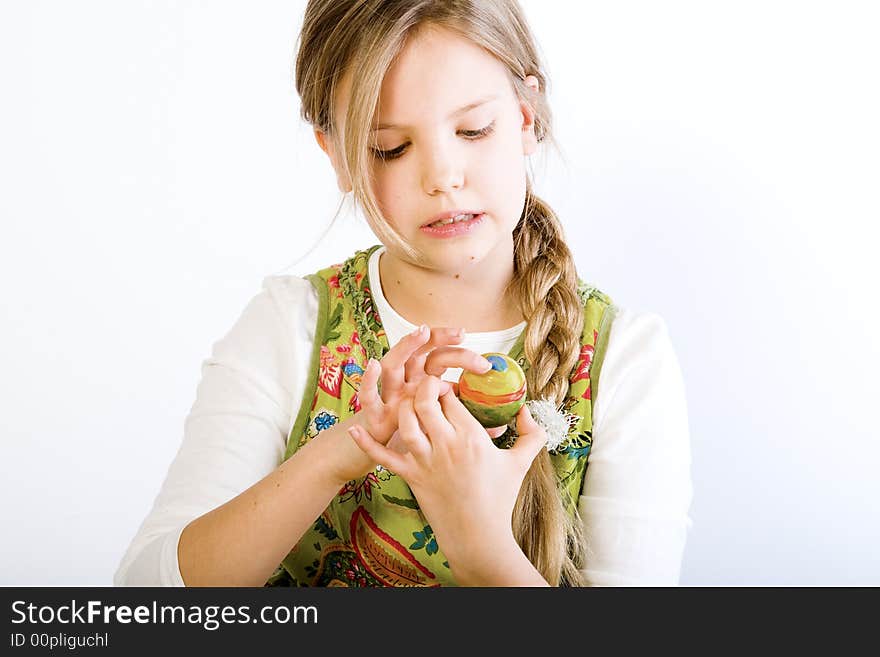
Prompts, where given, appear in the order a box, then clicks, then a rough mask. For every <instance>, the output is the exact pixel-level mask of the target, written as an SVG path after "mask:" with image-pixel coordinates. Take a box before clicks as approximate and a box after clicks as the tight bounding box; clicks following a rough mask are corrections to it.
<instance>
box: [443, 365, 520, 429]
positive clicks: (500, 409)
mask: <svg viewBox="0 0 880 657" xmlns="http://www.w3.org/2000/svg"><path fill="white" fill-rule="evenodd" d="M483 358H485V359H486V360H488V361H489V362H490V363H492V369H491V370H489V371H488V372H486V373H485V374H474V373H473V372H468V371H464V372H462V373H461V378H460V379H459V381H458V398H459V399H460V400H461V403H462V404H463V405H464V407H465V408H466V409H468V411H470V414H471V415H473V416H474V417H475V418H476V419H477V421H478V422H479V423H480V424H482V425H483V426H484V427H487V428H488V427H500V426H503V425H505V424H507V423H508V422H510V421H511V420H512V419H513V418H514V416H516V414H517V413H518V412H519V409H520V408H521V407H522V405H523V404H524V403H525V401H526V375H525V373H524V372H523V371H522V368H521V367H520V366H519V364H518V363H517V362H516V361H515V360H513V359H512V358H511V357H510V356H508V355H506V354H498V353H494V352H492V353H488V354H483Z"/></svg>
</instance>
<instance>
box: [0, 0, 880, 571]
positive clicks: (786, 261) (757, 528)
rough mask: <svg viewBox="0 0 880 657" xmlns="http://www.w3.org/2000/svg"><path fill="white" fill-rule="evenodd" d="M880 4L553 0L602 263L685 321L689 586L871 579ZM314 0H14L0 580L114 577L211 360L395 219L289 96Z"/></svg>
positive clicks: (0, 350)
mask: <svg viewBox="0 0 880 657" xmlns="http://www.w3.org/2000/svg"><path fill="white" fill-rule="evenodd" d="M872 5H873V3H870V2H846V1H840V2H830V1H829V2H812V3H811V2H781V1H773V0H766V1H763V2H712V3H706V2H682V1H678V0H673V1H670V2H663V3H652V2H627V1H621V2H613V3H608V2H593V1H589V2H577V3H575V2H567V1H566V2H562V1H554V2H537V1H536V0H528V1H524V2H523V6H524V8H525V10H526V12H527V14H528V15H529V17H530V19H531V21H532V24H533V27H534V29H535V32H536V34H537V38H538V40H539V42H540V44H541V46H542V50H543V52H544V55H545V58H546V63H547V65H548V69H549V73H550V78H551V87H550V100H551V104H552V108H553V111H554V113H555V119H556V136H557V139H558V141H559V142H560V144H561V146H562V149H563V155H564V160H563V158H562V157H560V156H558V155H555V154H551V155H550V156H548V157H547V158H546V160H545V164H542V161H541V160H536V162H535V163H534V164H535V173H536V175H537V177H538V178H537V181H536V183H537V188H538V191H539V193H540V194H541V195H542V196H543V197H544V198H546V199H547V200H548V201H549V202H550V204H551V205H552V206H553V207H554V208H555V209H556V210H557V212H558V213H559V214H560V216H561V217H562V219H563V222H564V224H565V226H566V231H567V235H568V238H569V241H570V243H571V245H572V249H573V250H574V252H575V254H576V256H577V258H578V263H579V268H580V271H581V275H582V277H584V278H585V279H587V280H589V281H591V282H593V283H595V284H596V285H598V286H599V287H601V288H602V289H603V290H605V291H607V292H609V293H610V294H611V295H612V296H613V297H614V298H615V300H616V301H617V302H618V303H619V304H620V305H623V306H627V307H632V308H637V309H641V310H651V311H654V312H657V313H659V314H661V315H662V316H663V317H664V318H665V319H666V321H667V324H668V327H669V330H670V334H671V336H672V339H673V342H674V344H675V346H676V349H677V352H678V354H679V359H680V362H681V366H682V370H683V373H684V377H685V383H686V386H687V391H688V400H689V413H690V422H691V441H692V448H693V478H694V485H695V495H694V502H693V505H692V507H691V517H692V519H693V522H694V524H693V527H692V528H691V530H690V533H689V538H688V544H687V549H686V552H685V558H684V565H683V570H682V578H681V583H682V584H684V585H696V586H702V585H733V586H740V585H869V584H870V585H878V584H880V560H878V559H877V557H876V545H877V544H878V543H880V517H878V510H877V499H878V498H880V484H878V478H877V470H878V461H880V459H878V456H880V447H878V440H877V438H878V432H877V429H876V424H875V422H876V420H875V413H874V410H875V406H874V404H876V400H877V398H878V392H880V390H878V384H877V372H878V370H880V353H878V352H880V348H878V343H877V340H876V337H875V335H874V330H875V327H876V326H877V325H878V320H880V313H878V310H877V304H876V298H877V295H876V292H875V286H876V283H877V281H878V280H880V268H878V265H877V260H876V253H875V252H876V250H877V245H878V240H877V229H876V226H877V223H878V220H880V202H878V196H877V184H878V180H880V158H878V155H877V154H878V152H880V131H878V121H877V117H878V116H880V98H878V85H877V79H876V63H877V62H878V61H880V46H878V43H880V42H878V40H877V39H876V26H877V21H876V17H875V16H874V15H872V14H871V10H872ZM304 6H305V3H304V2H301V1H299V2H289V1H285V2H282V1H268V0H263V1H259V2H249V3H246V4H245V3H241V2H229V1H226V2H219V1H212V2H207V1H204V2H198V1H194V0H193V1H188V2H184V1H181V2H171V1H153V2H146V1H144V2H136V1H133V0H130V1H127V2H115V1H112V0H103V1H97V0H88V1H86V0H84V1H82V2H77V3H70V2H62V1H60V0H52V1H50V0H27V1H26V0H18V1H15V0H13V1H4V2H2V4H0V75H2V78H0V79H2V86H0V94H2V103H0V221H2V226H3V238H2V240H0V285H2V310H0V317H2V323H0V362H2V368H0V394H2V399H3V403H2V409H3V410H2V414H0V436H2V441H3V459H2V466H0V468H2V469H0V475H2V478H0V481H2V490H0V500H2V501H0V504H2V532H3V539H2V552H3V558H2V560H0V585H37V586H54V585H82V586H91V585H110V584H111V583H112V575H113V572H114V571H115V569H116V567H117V565H118V562H119V559H120V558H121V556H122V554H123V552H124V550H125V549H126V547H127V545H128V543H129V541H130V540H131V538H132V537H133V535H134V533H135V531H136V530H137V528H138V526H139V524H140V522H141V521H142V520H143V518H144V516H145V515H146V514H147V512H148V511H149V509H150V507H151V505H152V502H153V498H154V497H155V495H156V493H157V492H158V489H159V486H160V484H161V482H162V480H163V478H164V476H165V472H166V469H167V467H168V465H169V463H170V461H171V460H172V459H173V457H174V455H175V453H176V451H177V448H178V445H179V443H180V440H181V437H182V432H183V421H184V418H185V417H186V415H187V413H188V411H189V408H190V406H191V404H192V403H193V401H194V399H195V391H196V385H197V383H198V380H199V376H200V366H201V362H202V360H203V359H204V358H206V357H207V356H208V355H209V354H210V351H211V347H212V344H213V343H214V342H215V341H217V340H219V339H220V338H221V337H222V336H223V335H224V334H225V333H226V331H228V330H229V328H231V326H232V324H233V323H234V322H235V320H236V319H237V318H238V316H239V314H240V313H241V311H242V310H243V309H244V307H245V306H246V305H247V302H248V301H249V300H250V299H251V297H253V296H254V295H255V294H256V293H257V292H258V291H259V289H260V284H261V281H262V279H263V277H265V276H267V275H271V274H277V273H294V274H304V273H307V272H310V271H313V270H315V269H317V268H318V267H320V266H324V265H327V264H330V263H331V262H338V261H340V260H341V259H343V258H344V257H346V256H347V255H349V254H350V253H351V252H352V251H353V250H354V249H355V248H358V247H362V246H364V245H367V244H372V243H374V240H373V237H372V235H371V233H370V232H369V230H368V229H367V228H366V226H365V225H364V224H363V222H362V220H360V219H359V218H358V217H357V216H356V215H355V214H353V213H351V212H349V211H348V210H347V209H346V211H345V212H344V213H343V215H342V217H341V218H340V224H341V225H342V226H343V227H344V228H345V229H346V230H345V232H344V234H343V236H342V237H339V234H338V233H336V234H335V236H334V237H333V238H332V239H325V240H323V241H322V242H320V244H319V245H318V247H317V248H316V249H315V250H314V251H313V252H312V253H311V254H309V255H308V256H307V257H305V258H303V256H304V255H305V254H306V252H307V251H308V248H309V247H310V246H311V245H313V244H315V243H316V242H318V239H319V238H320V236H321V234H322V232H323V230H324V228H325V227H326V226H327V225H328V223H329V221H330V219H331V218H332V216H333V214H334V213H335V212H336V208H337V205H338V202H339V196H338V193H337V190H336V187H335V180H334V177H333V175H332V172H331V169H330V167H329V164H328V163H327V162H326V159H325V156H324V155H323V153H321V151H320V150H319V149H318V147H317V146H316V145H315V143H314V140H313V138H312V136H311V132H310V130H309V128H308V127H307V126H306V125H305V124H304V123H303V122H302V121H301V119H300V118H299V114H298V112H299V102H298V98H297V96H296V93H295V90H294V87H293V81H292V78H293V55H294V43H295V38H296V33H297V30H298V27H299V25H300V21H301V16H302V11H303V9H304Z"/></svg>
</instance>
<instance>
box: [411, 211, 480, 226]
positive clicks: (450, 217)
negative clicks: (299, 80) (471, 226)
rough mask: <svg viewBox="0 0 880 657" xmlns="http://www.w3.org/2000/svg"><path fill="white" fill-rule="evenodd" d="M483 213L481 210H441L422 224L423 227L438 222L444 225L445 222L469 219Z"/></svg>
mask: <svg viewBox="0 0 880 657" xmlns="http://www.w3.org/2000/svg"><path fill="white" fill-rule="evenodd" d="M480 214H482V213H481V212H480V211H479V210H449V211H447V212H441V213H440V214H436V215H434V216H433V217H431V219H429V220H428V221H426V222H425V223H423V224H422V226H421V227H422V228H426V227H428V226H433V225H434V224H438V222H440V223H439V224H438V226H442V225H444V224H450V223H455V222H459V221H468V220H470V219H473V218H474V217H475V216H478V215H480Z"/></svg>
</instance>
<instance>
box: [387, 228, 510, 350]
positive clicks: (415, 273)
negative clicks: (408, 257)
mask: <svg viewBox="0 0 880 657" xmlns="http://www.w3.org/2000/svg"><path fill="white" fill-rule="evenodd" d="M499 250H503V251H504V253H495V252H494V251H493V252H490V253H488V254H486V257H484V258H483V259H482V261H481V262H479V263H476V264H474V265H472V266H470V267H468V268H467V269H466V270H465V271H461V272H458V273H450V272H440V271H433V270H430V269H425V268H423V267H418V266H416V265H413V264H411V263H409V262H406V261H404V260H401V259H399V258H395V257H394V256H393V255H392V254H391V253H389V252H388V251H387V250H386V251H384V252H383V253H382V254H381V256H380V258H379V277H380V278H381V283H382V293H383V294H384V295H385V299H386V300H387V301H388V304H389V305H390V306H391V307H392V308H394V310H395V311H397V313H398V314H399V315H400V316H401V317H403V318H404V319H405V320H407V321H408V322H411V323H413V324H416V325H420V324H427V325H428V326H431V327H439V326H449V327H456V328H457V327H461V328H464V329H465V331H467V332H469V333H482V332H485V331H500V330H502V329H506V328H510V327H511V326H516V325H517V324H519V323H520V322H522V321H523V316H522V313H521V312H520V310H519V306H518V304H517V303H516V301H515V299H512V298H511V297H510V295H509V294H505V289H506V287H507V285H508V283H509V282H510V281H511V279H512V278H513V243H512V242H511V243H510V244H503V245H499V247H498V248H497V249H496V251H499ZM498 263H507V265H508V266H499V264H498Z"/></svg>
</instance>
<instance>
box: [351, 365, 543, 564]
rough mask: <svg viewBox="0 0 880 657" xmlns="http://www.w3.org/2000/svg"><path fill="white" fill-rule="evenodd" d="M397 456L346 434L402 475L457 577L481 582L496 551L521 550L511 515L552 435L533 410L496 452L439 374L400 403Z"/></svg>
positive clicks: (363, 435)
mask: <svg viewBox="0 0 880 657" xmlns="http://www.w3.org/2000/svg"><path fill="white" fill-rule="evenodd" d="M399 425H400V426H399V430H398V439H399V441H400V443H401V444H402V445H403V446H404V447H405V451H403V452H400V451H396V450H394V449H390V448H389V447H388V446H386V445H384V444H382V443H381V442H379V441H378V440H375V439H374V437H373V436H371V435H370V434H369V433H368V432H367V431H365V430H364V428H363V427H352V428H351V429H349V434H350V435H351V436H352V438H353V440H354V442H355V443H356V444H357V446H358V447H360V448H361V450H363V451H364V453H365V454H367V455H368V456H369V457H370V458H371V459H373V460H375V461H377V462H378V463H381V464H382V465H383V466H385V467H386V468H388V469H390V470H391V471H392V472H395V473H396V474H398V475H400V476H401V477H403V478H404V479H405V480H406V482H407V483H408V484H409V486H410V488H411V489H412V491H413V493H414V494H415V496H416V498H417V499H418V501H419V506H420V507H421V509H422V511H423V512H424V514H425V516H426V518H427V519H428V521H429V522H430V523H431V529H432V530H433V531H434V534H435V535H436V536H437V542H438V544H439V545H440V547H441V548H442V550H443V552H444V554H445V555H446V556H447V557H448V559H449V565H450V568H451V569H452V572H453V576H455V577H456V579H458V580H459V581H463V579H460V576H464V575H465V574H466V576H467V577H475V578H477V579H479V572H480V570H481V569H485V570H488V569H490V568H491V566H492V563H493V560H494V558H495V557H496V556H497V554H498V551H499V550H500V551H507V552H506V553H509V552H510V550H511V549H512V548H516V549H518V546H516V543H515V540H514V538H513V529H512V527H511V517H512V515H513V507H514V504H515V503H516V498H517V496H518V494H519V490H520V487H521V486H522V481H523V478H524V477H525V474H526V472H527V471H528V469H529V467H530V466H531V464H532V461H533V460H534V459H535V457H536V456H537V455H538V453H539V452H540V451H541V449H543V447H544V445H545V444H546V441H547V435H546V433H545V431H544V429H542V428H541V427H540V426H538V425H537V424H536V423H535V421H534V420H533V419H532V416H531V414H530V413H529V411H528V407H526V406H523V408H522V409H521V410H520V412H519V414H518V415H517V427H518V429H519V438H518V439H517V441H516V444H515V445H514V446H513V447H512V448H510V449H499V448H498V447H496V446H495V444H494V443H492V441H491V440H490V439H489V436H488V435H487V433H486V429H484V428H483V427H482V426H481V425H480V423H479V422H477V421H476V419H474V417H473V416H472V415H471V414H470V413H468V411H467V409H466V408H465V407H464V406H463V405H462V404H461V402H460V401H459V400H458V398H457V397H456V396H455V394H454V393H453V391H452V389H451V387H444V386H443V385H442V382H441V381H440V380H439V379H438V378H437V377H435V376H427V377H425V378H423V379H422V381H421V382H420V384H419V385H418V388H417V390H416V394H415V396H414V397H410V398H406V399H405V400H403V401H401V402H400V404H399Z"/></svg>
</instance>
